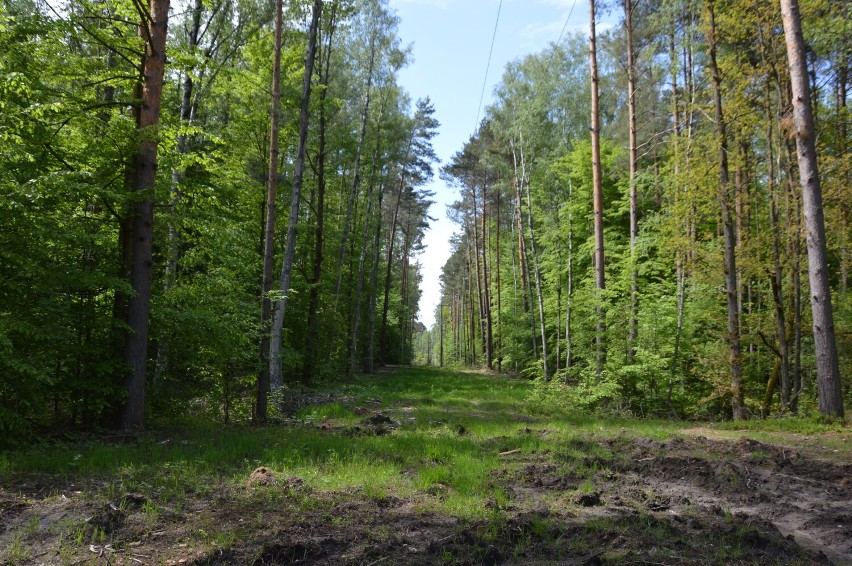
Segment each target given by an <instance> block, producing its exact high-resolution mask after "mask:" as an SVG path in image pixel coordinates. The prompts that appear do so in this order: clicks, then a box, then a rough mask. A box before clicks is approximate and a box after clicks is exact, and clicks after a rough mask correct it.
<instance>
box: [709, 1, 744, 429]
mask: <svg viewBox="0 0 852 566" xmlns="http://www.w3.org/2000/svg"><path fill="white" fill-rule="evenodd" d="M707 10H708V16H709V23H708V25H709V28H708V37H707V41H708V44H709V51H710V53H709V55H710V73H711V77H710V80H711V83H712V87H713V106H714V109H715V120H716V139H717V145H718V148H719V191H718V202H719V207H720V208H721V211H722V233H723V238H724V243H725V291H726V294H727V305H728V350H729V365H730V372H731V409H732V414H733V418H734V420H735V421H738V420H743V419H745V418H746V411H745V400H744V395H743V373H742V350H741V344H740V323H739V317H740V313H739V305H738V302H737V290H738V282H737V264H736V246H737V240H736V238H737V236H736V229H735V227H734V219H733V217H732V215H731V210H730V204H729V199H730V195H729V194H728V193H729V191H730V173H729V169H728V140H727V132H726V128H725V115H724V112H723V108H722V91H721V82H722V80H721V75H720V73H719V67H718V65H717V64H716V49H717V43H716V14H715V11H714V3H713V1H710V2H708V3H707Z"/></svg>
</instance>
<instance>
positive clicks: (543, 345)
mask: <svg viewBox="0 0 852 566" xmlns="http://www.w3.org/2000/svg"><path fill="white" fill-rule="evenodd" d="M521 142H522V143H523V138H522V139H521ZM520 154H521V183H522V184H523V186H524V189H525V190H526V195H527V228H528V229H529V231H530V251H532V256H533V274H534V275H535V292H536V297H537V298H538V323H539V331H540V332H541V361H542V367H543V369H544V379H545V381H547V380H549V379H550V372H549V371H548V367H547V332H546V330H545V319H544V297H543V294H542V289H541V287H542V285H541V270H540V269H539V267H538V253H537V251H536V247H535V231H534V230H535V227H534V225H533V216H532V197H531V196H530V183H529V178H528V177H527V162H526V159H525V158H524V150H523V148H521V150H520Z"/></svg>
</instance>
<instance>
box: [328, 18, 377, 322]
mask: <svg viewBox="0 0 852 566" xmlns="http://www.w3.org/2000/svg"><path fill="white" fill-rule="evenodd" d="M376 25H378V23H377V24H376ZM377 41H378V31H377V30H373V33H372V34H371V36H370V63H369V65H368V67H367V84H366V85H364V89H365V90H364V108H363V110H362V112H361V133H360V135H359V136H358V148H357V150H356V151H355V163H354V165H353V166H352V167H353V177H352V187H351V188H350V190H349V201H348V203H347V207H346V220H345V221H344V223H343V235H342V236H341V240H340V250H339V251H338V253H337V281H336V282H335V284H334V307H335V308H337V302H338V299H339V298H340V284H341V280H342V278H343V262H344V260H345V259H346V244H347V242H348V240H349V232H351V231H352V216H353V214H354V210H355V199H356V197H357V196H358V189H359V187H360V186H361V155H362V154H363V152H364V140H366V138H367V120H368V118H369V116H370V100H371V97H372V92H373V90H372V89H373V69H374V67H375V63H376V42H377ZM356 300H357V297H356Z"/></svg>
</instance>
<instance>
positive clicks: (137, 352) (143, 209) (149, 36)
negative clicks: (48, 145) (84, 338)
mask: <svg viewBox="0 0 852 566" xmlns="http://www.w3.org/2000/svg"><path fill="white" fill-rule="evenodd" d="M149 9H150V13H149V16H150V18H146V21H144V22H142V24H141V26H140V30H139V33H140V35H141V36H142V37H143V38H145V39H146V45H145V59H144V63H143V66H142V79H141V80H142V98H141V100H140V101H139V103H140V105H141V106H140V109H139V113H138V123H137V129H138V131H139V133H140V134H141V136H142V137H141V139H140V141H139V146H138V147H137V151H136V156H135V158H134V164H133V167H132V175H131V179H132V190H133V191H134V192H136V193H138V194H140V195H142V198H141V200H140V201H139V203H138V204H137V205H136V207H135V210H134V214H133V217H132V219H131V240H132V241H131V245H130V251H131V263H130V286H131V287H132V288H133V291H134V293H133V295H132V296H131V297H130V300H129V302H128V308H127V326H128V328H129V332H128V333H127V334H126V337H125V342H124V362H125V364H126V365H127V373H126V374H125V379H124V388H125V390H126V392H127V400H126V402H125V404H124V408H123V411H122V418H121V424H122V428H124V429H125V430H134V429H141V428H143V427H144V425H145V376H146V369H147V364H148V323H149V318H150V308H151V281H152V277H153V268H154V261H153V257H152V250H153V237H154V199H153V191H154V184H155V181H156V177H157V148H158V144H159V139H158V136H159V134H158V132H157V127H158V125H159V122H160V103H161V101H162V94H163V74H164V71H165V65H166V38H167V36H168V30H167V28H168V18H169V0H150V3H149Z"/></svg>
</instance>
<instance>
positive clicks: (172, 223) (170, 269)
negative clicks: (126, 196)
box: [152, 0, 204, 387]
mask: <svg viewBox="0 0 852 566" xmlns="http://www.w3.org/2000/svg"><path fill="white" fill-rule="evenodd" d="M203 10H204V4H203V2H202V0H195V3H194V5H193V7H192V23H191V27H190V29H189V38H188V40H189V46H188V47H189V49H190V50H194V49H196V48H197V47H198V41H199V34H200V32H201V13H202V11H203ZM194 86H195V84H194V82H193V80H192V72H190V71H187V73H186V74H185V76H184V78H183V85H182V89H181V91H182V92H181V100H180V115H179V117H180V124H181V126H191V125H192V122H193V121H194V120H193V118H194V117H195V114H194V112H193V108H194V107H193V104H192V99H193V89H194ZM187 142H188V139H187V135H186V134H185V133H183V132H181V133H179V134H178V136H177V147H176V150H177V157H178V164H177V165H176V166H175V167H174V168H173V169H172V183H171V187H170V188H169V198H170V202H169V242H168V251H167V254H166V269H165V274H164V277H163V291H166V292H168V290H169V289H171V288H172V287H173V286H174V284H175V278H176V277H177V265H178V259H179V257H180V247H179V235H178V228H177V209H178V207H179V206H180V204H181V201H182V200H183V197H182V194H181V183H182V182H183V176H184V171H183V168H182V167H181V164H180V159H181V157H182V156H183V155H185V154H186V153H187V152H188V151H189V148H188V143H187ZM170 350H171V341H170V340H169V339H168V337H164V338H162V339H161V340H160V342H159V344H158V345H157V363H156V365H155V367H154V381H153V383H154V384H156V383H159V381H160V379H161V376H162V375H163V374H164V373H166V371H168V364H169V352H170ZM152 387H155V386H152Z"/></svg>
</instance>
